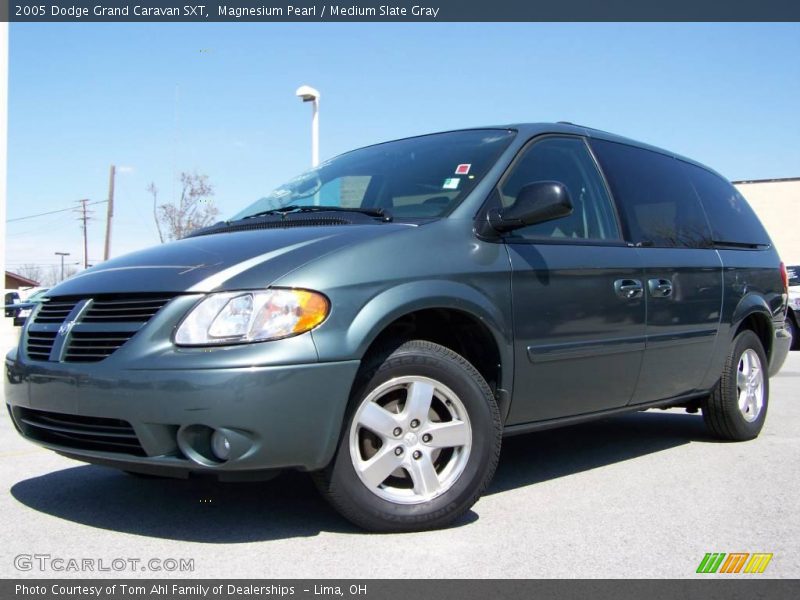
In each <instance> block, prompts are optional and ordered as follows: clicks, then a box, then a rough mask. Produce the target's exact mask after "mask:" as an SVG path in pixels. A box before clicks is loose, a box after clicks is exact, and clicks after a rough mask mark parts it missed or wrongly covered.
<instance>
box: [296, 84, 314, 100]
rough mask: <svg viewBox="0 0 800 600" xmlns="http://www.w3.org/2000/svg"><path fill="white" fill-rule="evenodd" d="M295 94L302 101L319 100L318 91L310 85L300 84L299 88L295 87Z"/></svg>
mask: <svg viewBox="0 0 800 600" xmlns="http://www.w3.org/2000/svg"><path fill="white" fill-rule="evenodd" d="M295 95H296V96H297V97H298V98H300V99H301V100H302V101H303V102H313V101H314V100H319V92H318V91H317V90H315V89H314V88H312V87H311V86H310V85H301V86H300V87H299V88H297V91H296V92H295Z"/></svg>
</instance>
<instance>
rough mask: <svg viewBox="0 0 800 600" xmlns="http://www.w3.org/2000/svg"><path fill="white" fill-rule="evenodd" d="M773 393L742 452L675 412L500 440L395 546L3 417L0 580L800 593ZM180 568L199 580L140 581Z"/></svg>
mask: <svg viewBox="0 0 800 600" xmlns="http://www.w3.org/2000/svg"><path fill="white" fill-rule="evenodd" d="M9 340H10V337H9V336H8V335H6V336H5V337H2V336H0V341H2V343H3V344H4V345H8V343H9ZM771 386H772V393H771V398H770V405H769V415H768V418H767V422H766V425H765V428H764V430H763V432H762V434H761V436H760V437H759V438H758V439H757V440H754V441H751V442H746V443H719V442H717V441H715V440H713V439H711V438H710V437H709V435H708V434H707V433H706V431H705V428H704V426H703V421H702V417H700V416H699V415H689V414H686V413H684V412H682V411H678V410H670V411H648V412H643V413H635V414H630V415H625V416H621V417H616V418H610V419H606V420H603V421H599V422H594V423H589V424H583V425H579V426H574V427H570V428H566V429H559V430H551V431H545V432H540V433H534V434H528V435H524V436H519V437H514V438H510V439H507V440H505V442H504V447H503V453H502V456H501V460H500V466H499V467H498V471H497V474H496V476H495V479H494V482H493V484H492V485H491V488H490V489H489V492H488V493H487V495H486V496H484V497H483V498H482V499H481V500H480V501H479V502H478V503H477V504H476V505H475V506H474V507H473V509H472V510H471V511H470V512H469V513H468V514H467V516H466V517H465V518H464V519H462V520H461V521H460V522H459V523H458V524H457V525H456V526H454V527H452V528H450V529H447V530H443V531H434V532H427V533H416V534H402V535H375V534H368V533H364V532H362V531H360V530H358V529H356V528H354V527H353V526H351V525H349V524H348V523H347V522H346V521H344V520H343V519H342V518H340V517H339V516H338V515H337V514H336V513H335V512H334V511H333V510H332V509H331V508H329V507H328V505H327V504H326V503H325V502H324V501H323V500H322V499H321V498H320V496H319V495H318V494H317V493H316V490H315V488H314V486H313V484H312V483H311V481H310V480H309V478H308V476H307V475H305V474H301V473H286V474H283V475H281V476H279V477H278V478H276V479H274V480H272V481H270V482H265V483H226V484H221V483H212V482H208V481H197V480H187V481H181V480H159V479H141V478H137V477H132V476H130V475H126V474H124V473H121V472H117V471H114V470H112V469H108V468H104V467H96V466H88V465H84V464H82V463H78V462H74V461H72V460H68V459H66V458H62V457H60V456H58V455H56V454H55V453H53V452H49V451H47V450H43V449H40V448H38V447H37V446H34V445H33V444H30V443H28V442H26V441H24V440H22V439H21V438H20V437H19V436H18V435H17V433H16V432H15V430H14V428H13V426H12V425H11V423H10V421H9V419H8V417H7V416H3V417H2V418H0V440H2V449H0V478H1V483H0V485H2V489H3V490H4V492H3V494H2V497H0V515H2V517H0V518H2V540H3V543H2V545H1V547H0V576H2V577H32V576H33V577H119V576H125V577H131V576H138V575H141V576H144V575H146V576H148V577H176V576H179V577H191V578H211V577H247V578H278V577H281V578H383V577H388V578H403V577H411V578H433V577H444V578H449V577H467V578H551V577H552V578H560V577H581V578H583V577H608V578H619V577H623V578H662V577H678V578H684V577H688V578H691V577H750V578H752V577H782V578H783V577H798V575H800V518H798V509H797V507H798V505H800V504H798V496H800V494H799V493H798V492H800V483H798V482H799V481H800V468H798V457H800V437H799V436H798V430H800V394H798V391H800V352H794V353H792V355H791V356H790V358H789V360H788V361H787V363H786V364H785V366H784V368H783V370H782V371H781V373H780V374H778V376H777V377H775V378H774V379H772V381H771ZM707 552H726V553H729V552H750V553H754V552H768V553H773V555H774V556H773V559H772V561H771V563H770V564H769V565H768V568H767V570H766V571H765V573H764V574H763V575H741V574H740V575H697V574H695V570H696V568H697V566H698V564H699V563H700V561H701V559H702V558H703V556H704V555H705V553H707ZM32 555H39V556H42V555H44V556H48V557H49V558H36V557H33V556H32ZM20 556H21V557H22V558H20ZM57 559H60V560H61V562H58V561H57ZM70 559H76V562H73V563H71V562H69V560H70ZM84 559H88V560H89V561H91V562H90V563H89V562H82V561H83V560H84ZM120 559H121V560H122V561H124V564H125V565H126V566H125V569H126V570H123V571H120V572H117V571H115V570H114V569H115V568H117V567H120V566H122V565H123V562H120ZM131 559H133V560H134V561H135V560H139V561H141V562H140V563H135V562H132V561H131ZM153 559H155V561H160V562H154V563H150V562H149V561H151V560H153ZM169 559H175V560H176V563H172V562H170V561H169ZM181 559H184V560H187V559H188V561H189V562H185V563H184V564H185V565H186V568H191V567H192V566H193V571H187V572H183V573H181V572H179V571H176V572H167V571H164V570H161V571H153V570H149V571H141V569H142V566H143V565H147V566H150V567H152V568H154V569H157V568H161V569H164V568H174V567H176V565H177V568H178V569H179V568H180V563H179V562H177V561H180V560H181ZM114 560H116V561H117V562H116V563H114V562H113V561H114ZM191 561H193V565H192V563H191ZM45 563H47V564H48V568H47V569H46V570H40V568H39V566H40V565H44V564H45ZM89 564H91V565H92V567H93V568H94V571H87V570H86V569H87V568H88V565H89ZM134 564H135V565H136V566H135V570H134V571H133V572H131V571H129V570H127V569H130V568H131V565H134ZM29 565H30V566H31V567H32V570H25V569H27V568H28V567H29ZM53 566H56V567H60V568H61V569H69V570H54V569H53ZM147 566H145V568H147ZM71 567H73V568H76V569H77V570H71V569H70V568H71ZM100 569H109V570H100Z"/></svg>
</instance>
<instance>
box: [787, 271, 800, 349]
mask: <svg viewBox="0 0 800 600" xmlns="http://www.w3.org/2000/svg"><path fill="white" fill-rule="evenodd" d="M786 270H787V272H788V274H789V308H788V309H787V310H786V328H787V329H788V330H789V331H790V332H791V334H792V350H800V318H799V317H798V313H800V266H793V267H786Z"/></svg>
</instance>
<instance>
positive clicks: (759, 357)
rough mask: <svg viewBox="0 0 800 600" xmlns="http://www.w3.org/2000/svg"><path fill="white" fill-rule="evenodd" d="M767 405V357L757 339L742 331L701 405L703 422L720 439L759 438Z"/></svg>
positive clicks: (751, 334)
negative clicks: (712, 388)
mask: <svg viewBox="0 0 800 600" xmlns="http://www.w3.org/2000/svg"><path fill="white" fill-rule="evenodd" d="M768 404H769V378H768V375H767V356H766V353H765V352H764V347H763V346H762V344H761V340H759V339H758V336H757V335H756V334H755V333H754V332H752V331H750V330H745V331H742V332H741V333H739V334H738V335H737V336H736V338H735V339H734V340H733V345H732V348H731V351H730V353H729V354H728V359H727V360H726V361H725V367H724V369H723V372H722V377H721V378H720V380H719V382H718V383H717V385H716V387H715V388H714V391H713V392H712V394H711V395H710V396H709V397H708V398H706V399H705V400H704V402H703V419H704V420H705V422H706V425H707V426H708V428H709V429H710V430H711V432H712V433H713V434H714V435H715V436H716V437H718V438H720V439H723V440H733V441H743V440H751V439H753V438H755V437H757V436H758V434H759V433H760V432H761V428H762V427H763V426H764V420H765V419H766V416H767V405H768Z"/></svg>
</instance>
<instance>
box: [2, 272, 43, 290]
mask: <svg viewBox="0 0 800 600" xmlns="http://www.w3.org/2000/svg"><path fill="white" fill-rule="evenodd" d="M6 279H7V280H8V279H12V280H14V281H15V282H16V283H17V284H18V285H22V286H25V287H37V286H38V285H39V282H38V281H34V280H33V279H28V278H27V277H23V276H22V275H19V274H17V273H12V272H11V271H6ZM5 287H8V286H7V285H6V286H5Z"/></svg>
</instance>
